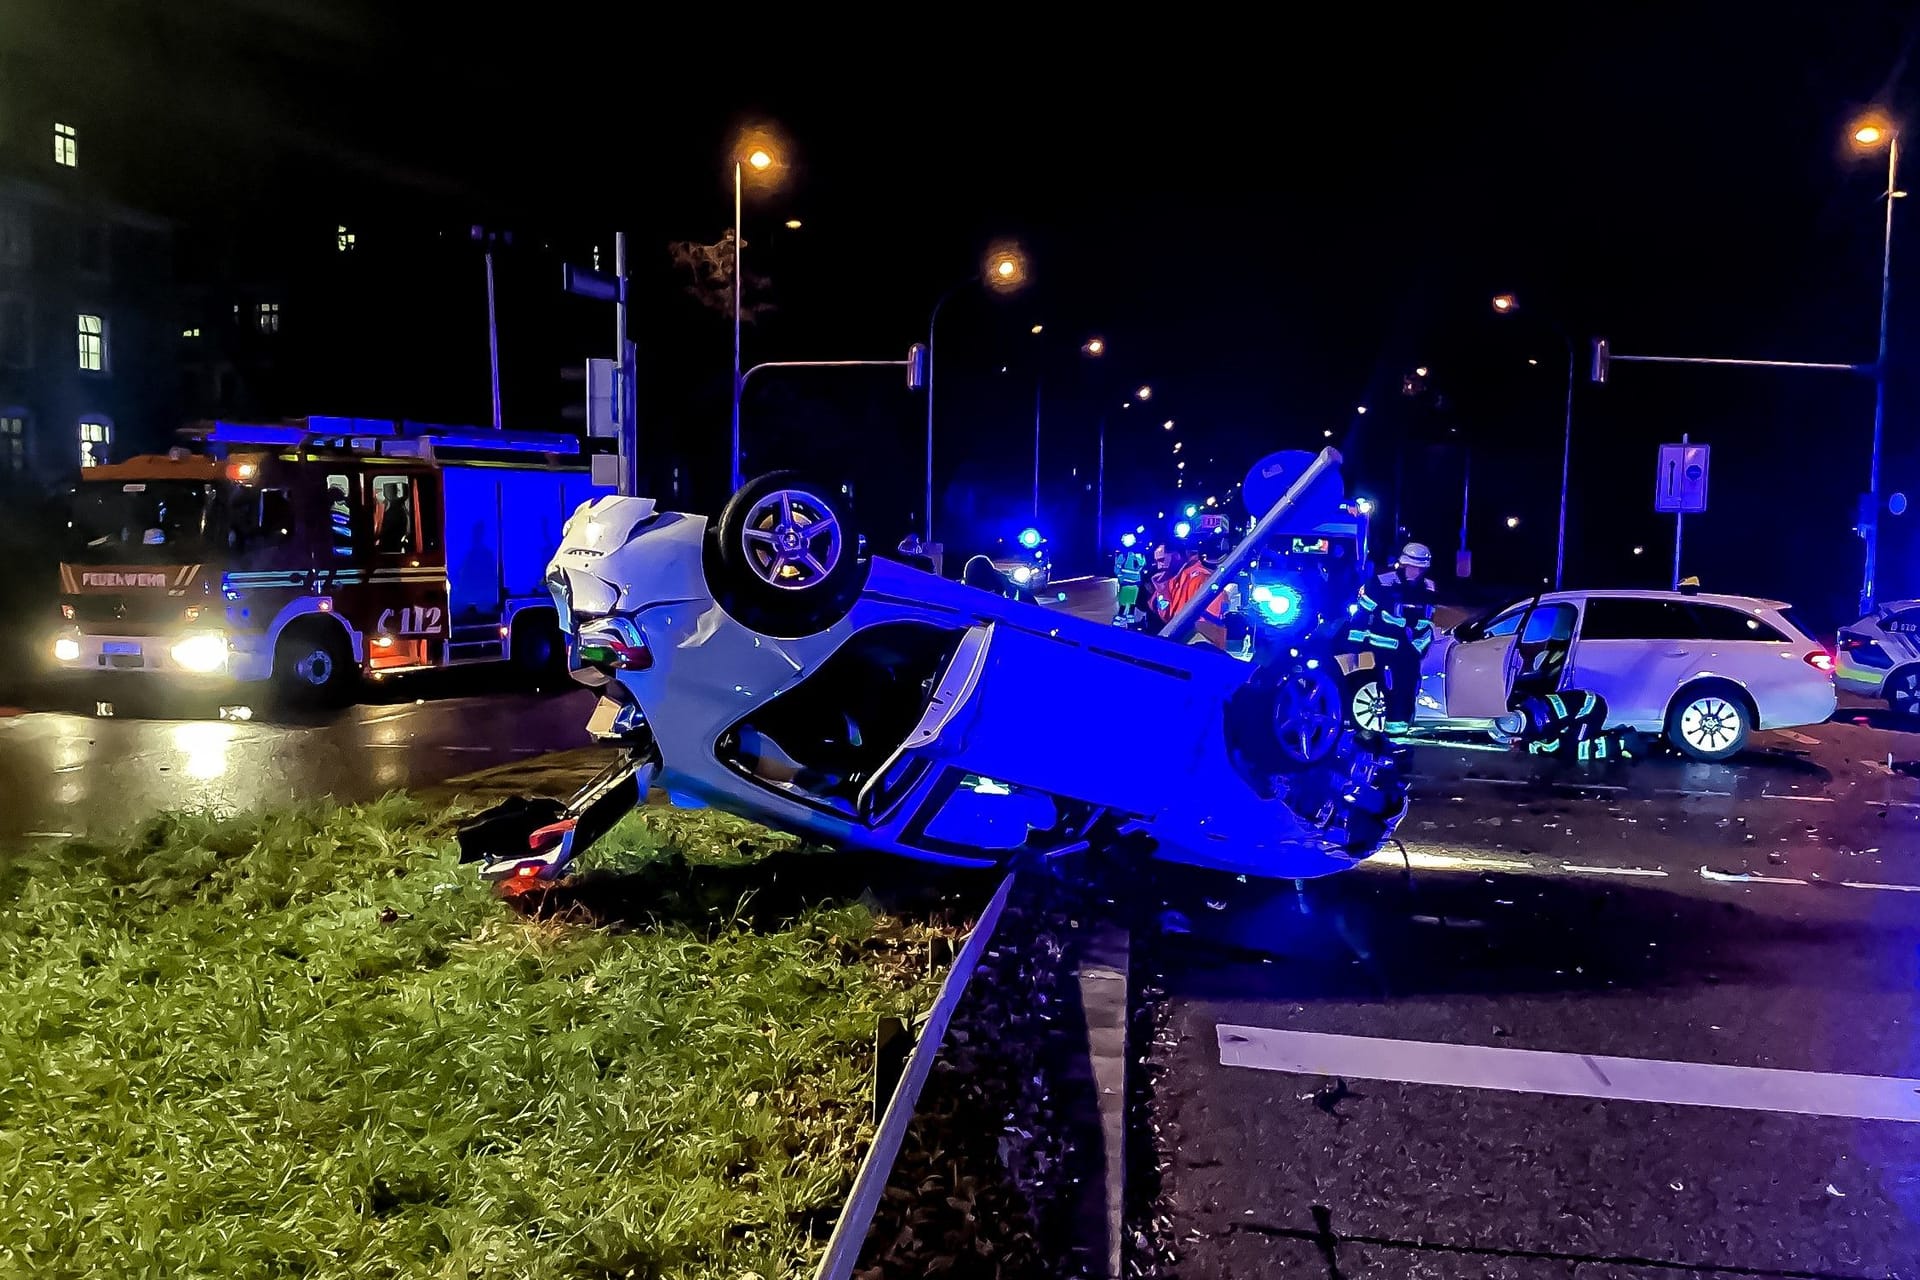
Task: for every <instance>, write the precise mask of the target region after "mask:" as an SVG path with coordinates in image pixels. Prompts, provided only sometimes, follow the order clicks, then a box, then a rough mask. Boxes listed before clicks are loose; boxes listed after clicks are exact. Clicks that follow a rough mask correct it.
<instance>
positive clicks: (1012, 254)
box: [921, 240, 1098, 544]
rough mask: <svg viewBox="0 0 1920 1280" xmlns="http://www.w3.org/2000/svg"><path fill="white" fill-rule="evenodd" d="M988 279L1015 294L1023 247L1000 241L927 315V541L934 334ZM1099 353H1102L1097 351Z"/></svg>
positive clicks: (1023, 265) (1023, 266)
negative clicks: (960, 296) (956, 299)
mask: <svg viewBox="0 0 1920 1280" xmlns="http://www.w3.org/2000/svg"><path fill="white" fill-rule="evenodd" d="M983 281H984V282H985V283H986V285H987V287H988V288H990V289H992V290H993V291H994V292H995V293H1012V292H1014V291H1015V290H1017V289H1019V288H1020V287H1021V286H1023V285H1024V284H1026V282H1027V257H1026V254H1025V253H1023V252H1022V251H1021V249H1020V246H1019V245H1017V244H1015V243H1013V242H1012V241H1010V240H1007V241H1000V242H997V243H995V244H994V245H992V246H990V247H989V248H988V250H987V257H986V261H985V262H984V263H983V264H982V265H981V268H980V271H979V273H978V274H977V275H972V276H968V277H967V278H966V279H965V280H962V281H961V282H960V283H959V284H956V285H954V286H953V287H952V288H950V289H948V290H947V291H946V292H945V293H943V294H941V295H940V297H939V298H938V299H937V300H936V301H935V302H934V304H933V314H932V315H931V316H929V317H928V318H927V485H926V493H925V501H926V511H925V513H924V514H923V515H922V516H921V527H922V528H923V529H924V530H925V534H924V538H925V541H926V542H928V543H929V544H931V543H932V542H933V354H934V343H933V337H934V332H935V330H936V329H938V328H939V325H940V310H941V308H943V307H945V306H946V305H947V300H948V299H949V298H951V297H953V295H954V294H956V293H958V292H960V291H961V290H962V289H964V288H966V287H967V286H968V285H971V284H978V283H981V282H983ZM1095 354H1098V353H1097V352H1096V353H1095Z"/></svg>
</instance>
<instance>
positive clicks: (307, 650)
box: [273, 623, 356, 703]
mask: <svg viewBox="0 0 1920 1280" xmlns="http://www.w3.org/2000/svg"><path fill="white" fill-rule="evenodd" d="M355 674H356V672H355V668H354V665H353V651H352V650H351V649H349V648H348V647H347V638H346V637H345V636H344V635H342V634H341V633H340V628H339V627H338V626H335V625H333V624H330V623H306V624H304V625H302V624H298V623H296V624H295V625H293V626H290V627H288V628H287V629H286V630H285V631H284V632H282V633H281V635H280V643H279V644H277V645H275V646H274V650H273V681H274V684H275V685H276V686H278V687H279V689H280V691H281V692H282V693H283V694H284V695H286V697H287V698H288V699H290V700H292V701H294V702H305V703H325V702H336V701H339V700H340V699H341V698H343V697H345V696H346V692H347V689H348V688H349V687H350V686H351V684H352V681H353V677H354V675H355Z"/></svg>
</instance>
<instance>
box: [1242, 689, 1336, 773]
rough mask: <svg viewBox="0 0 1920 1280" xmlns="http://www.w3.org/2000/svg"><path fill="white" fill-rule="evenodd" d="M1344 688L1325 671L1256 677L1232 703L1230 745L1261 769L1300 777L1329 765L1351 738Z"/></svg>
mask: <svg viewBox="0 0 1920 1280" xmlns="http://www.w3.org/2000/svg"><path fill="white" fill-rule="evenodd" d="M1342 693H1343V686H1342V685H1341V683H1340V680H1339V678H1338V677H1337V676H1335V675H1334V674H1333V673H1332V672H1330V671H1327V670H1326V669H1324V668H1309V667H1306V666H1304V665H1303V666H1297V667H1293V668H1291V669H1287V670H1282V669H1280V668H1277V667H1269V668H1264V669H1261V670H1258V671H1256V672H1255V673H1254V674H1253V675H1252V676H1251V677H1250V678H1249V679H1248V680H1247V682H1246V683H1245V684H1243V685H1241V686H1240V688H1239V689H1237V690H1235V691H1234V694H1233V697H1232V698H1230V699H1229V700H1228V703H1227V740H1228V742H1229V743H1230V744H1231V745H1232V746H1233V747H1234V749H1235V750H1237V751H1238V752H1240V753H1241V754H1242V755H1243V756H1245V757H1246V758H1247V759H1248V760H1249V761H1251V762H1252V763H1253V764H1254V765H1255V766H1256V767H1258V768H1260V769H1262V770H1265V771H1268V772H1272V773H1297V772H1299V771H1300V770H1303V769H1311V768H1315V767H1316V766H1319V765H1321V764H1324V763H1326V761H1327V760H1328V759H1329V758H1330V757H1332V755H1333V754H1334V752H1335V751H1337V750H1338V749H1339V747H1340V743H1341V741H1342V740H1343V739H1344V738H1345V737H1346V734H1347V726H1346V723H1345V721H1344V719H1343V718H1342V710H1341V709H1342Z"/></svg>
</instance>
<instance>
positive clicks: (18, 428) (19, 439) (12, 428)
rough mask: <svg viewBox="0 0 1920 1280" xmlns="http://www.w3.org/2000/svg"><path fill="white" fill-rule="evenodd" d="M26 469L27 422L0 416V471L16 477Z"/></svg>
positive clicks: (10, 416) (14, 415) (15, 416)
mask: <svg viewBox="0 0 1920 1280" xmlns="http://www.w3.org/2000/svg"><path fill="white" fill-rule="evenodd" d="M26 469H27V420H26V419H25V418H23V417H20V416H19V415H17V414H8V415H5V416H0V471H4V472H8V473H9V474H12V475H18V474H20V473H21V472H22V471H25V470H26Z"/></svg>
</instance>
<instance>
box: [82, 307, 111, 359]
mask: <svg viewBox="0 0 1920 1280" xmlns="http://www.w3.org/2000/svg"><path fill="white" fill-rule="evenodd" d="M80 368H81V369H82V370H83V371H84V372H87V373H105V372H106V370H107V322H106V321H105V320H104V319H102V318H101V317H99V316H89V315H82V316H81V317H80Z"/></svg>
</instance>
